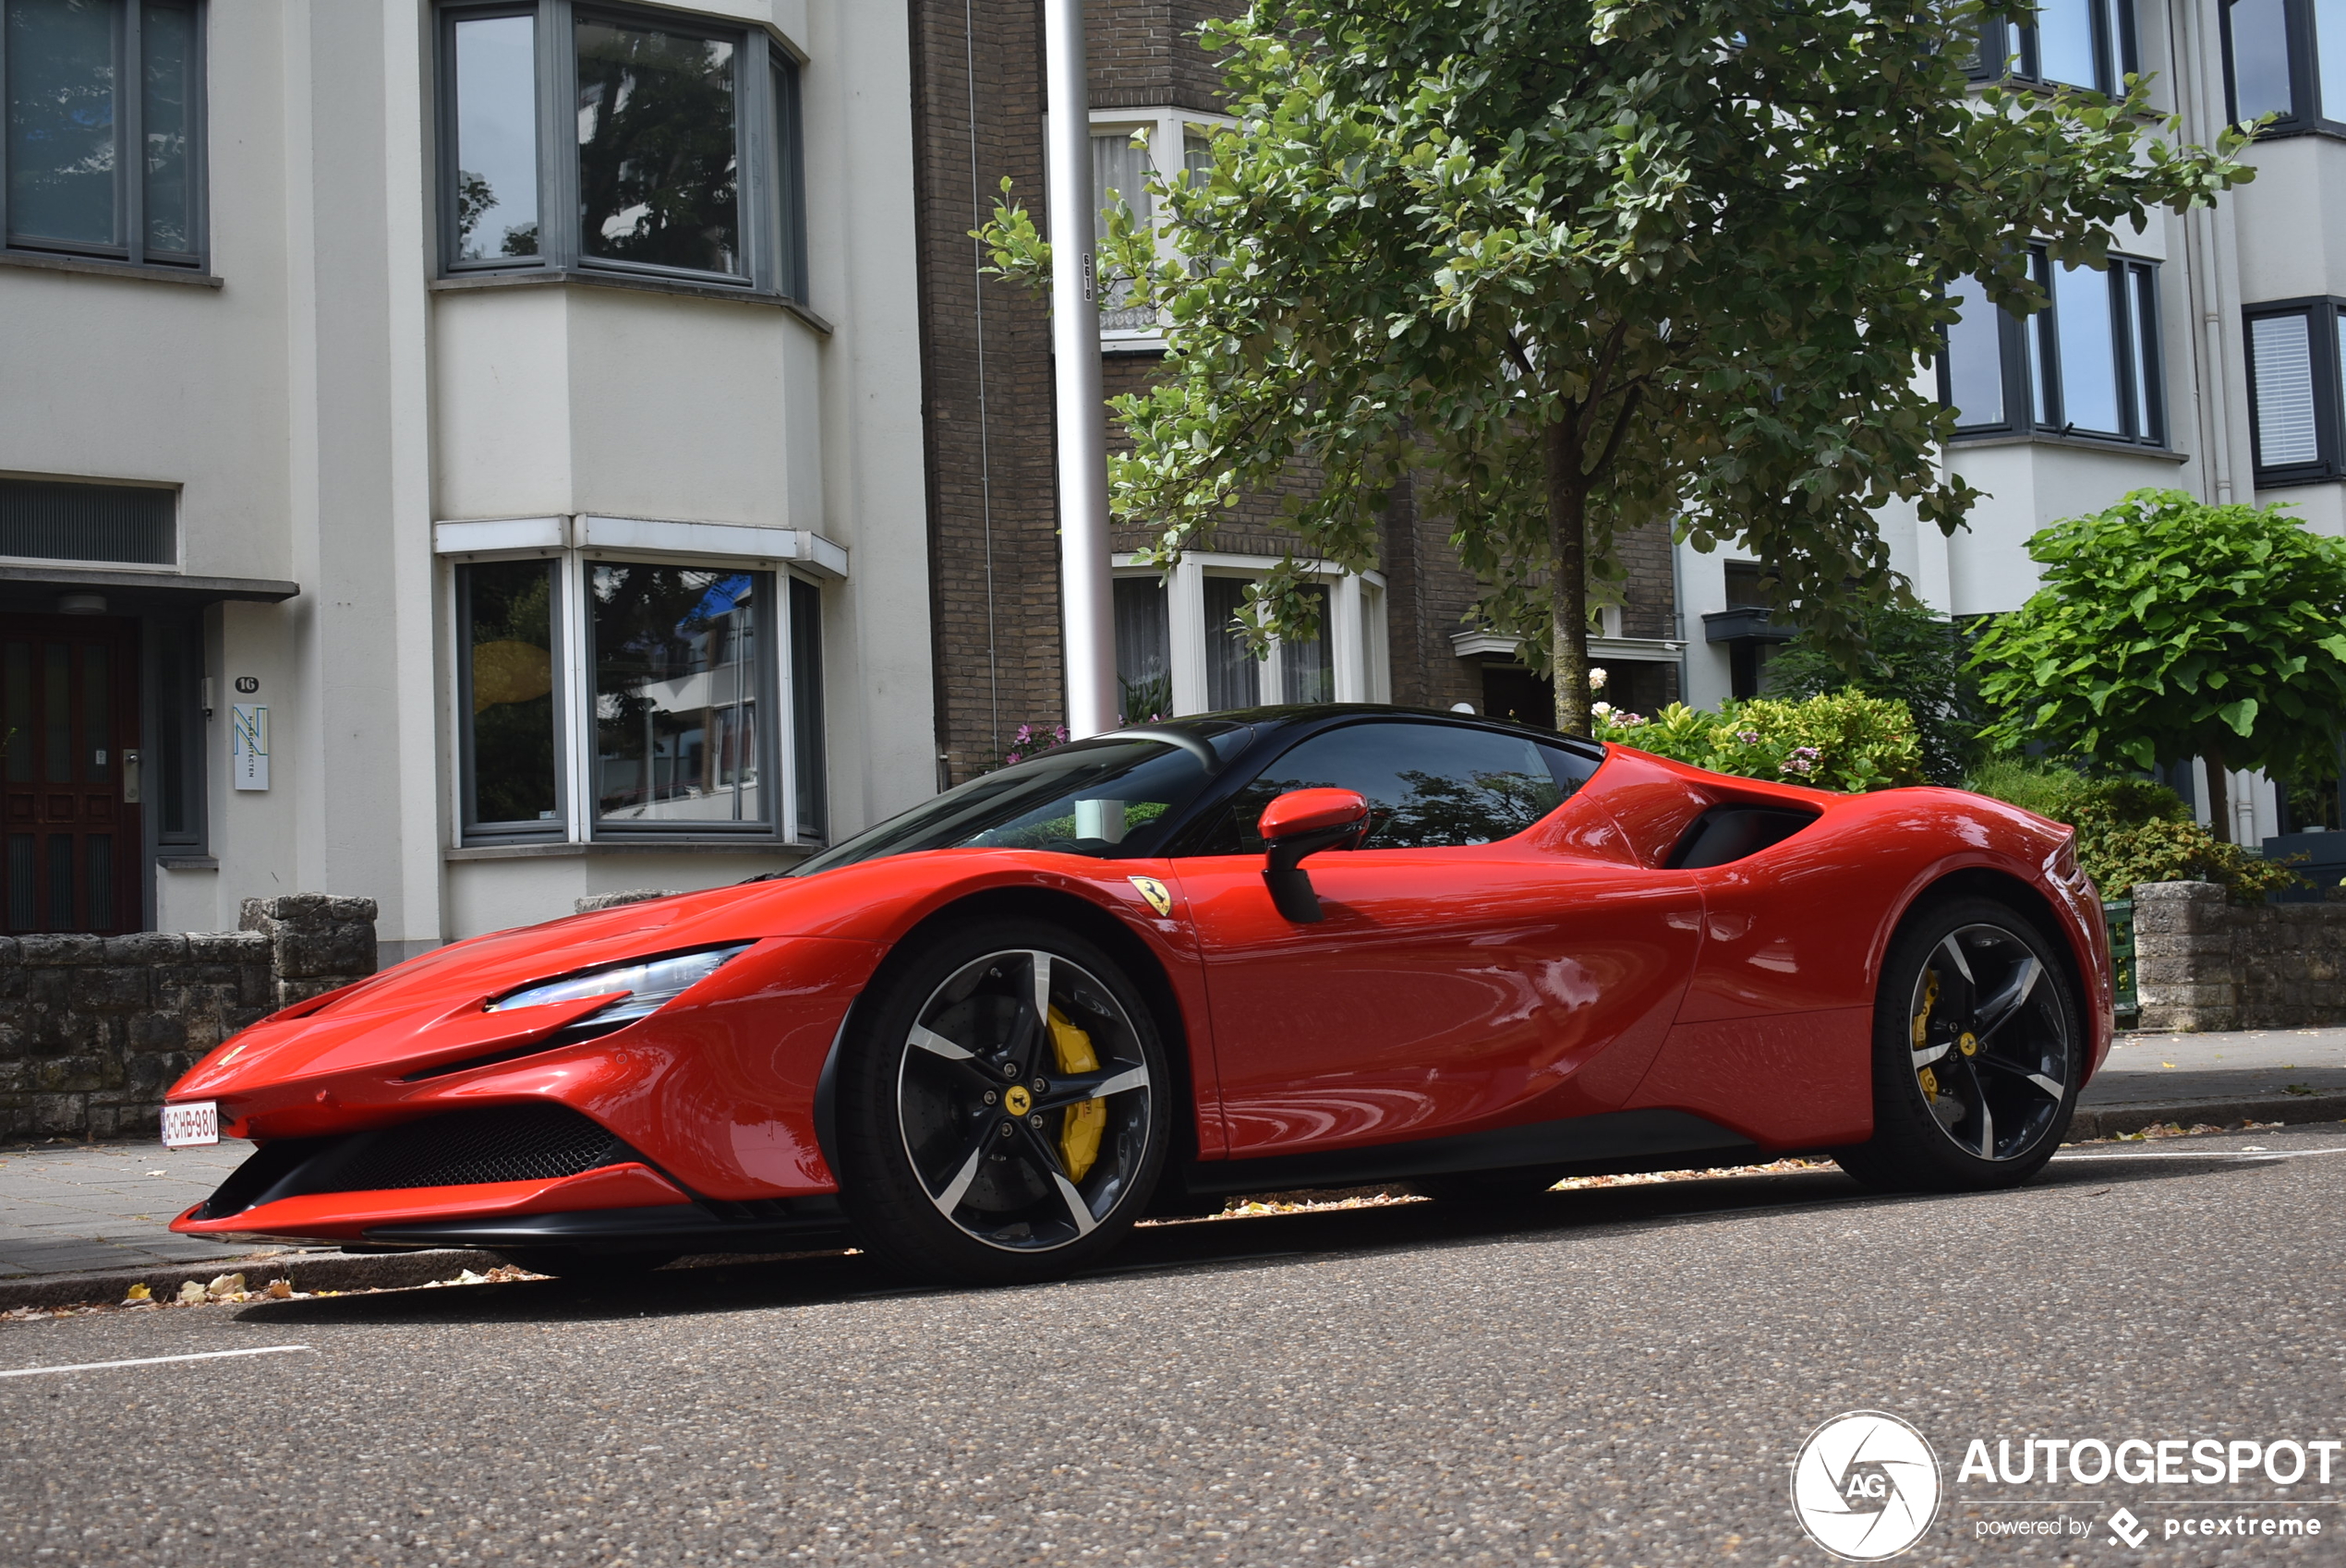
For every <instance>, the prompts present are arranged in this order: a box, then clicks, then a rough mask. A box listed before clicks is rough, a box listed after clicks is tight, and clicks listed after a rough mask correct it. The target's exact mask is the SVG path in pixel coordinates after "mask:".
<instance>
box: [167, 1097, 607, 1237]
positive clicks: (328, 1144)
mask: <svg viewBox="0 0 2346 1568" xmlns="http://www.w3.org/2000/svg"><path fill="white" fill-rule="evenodd" d="M642 1158H643V1156H642V1155H640V1154H638V1153H636V1152H635V1150H634V1149H632V1148H630V1147H628V1145H627V1142H626V1140H624V1139H622V1138H620V1137H619V1136H618V1135H617V1134H615V1133H613V1132H611V1130H610V1129H609V1128H604V1127H602V1126H600V1125H599V1124H598V1123H597V1122H596V1121H595V1120H594V1119H593V1118H592V1117H589V1116H582V1115H581V1114H580V1113H578V1112H576V1111H574V1110H572V1109H571V1108H570V1107H569V1106H567V1105H557V1104H547V1103H543V1102H540V1103H538V1104H526V1105H491V1106H487V1107H485V1108H483V1109H480V1110H477V1111H450V1112H447V1113H445V1114H444V1115H441V1116H425V1117H423V1118H422V1119H420V1120H417V1121H412V1122H401V1123H400V1124H398V1125H397V1126H396V1127H386V1128H375V1129H373V1130H372V1131H369V1132H357V1133H349V1134H346V1135H345V1136H343V1137H340V1138H302V1139H287V1140H282V1141H279V1142H275V1143H270V1144H267V1145H264V1146H263V1147H262V1148H260V1150H258V1151H256V1152H254V1154H253V1156H252V1158H250V1159H248V1160H247V1161H246V1162H245V1163H244V1164H241V1165H239V1166H237V1167H236V1171H235V1172H234V1173H233V1174H231V1175H230V1176H229V1177H228V1179H227V1180H226V1181H224V1182H223V1183H221V1185H220V1190H218V1191H217V1192H214V1193H213V1194H212V1197H211V1198H210V1199H209V1200H206V1201H205V1203H204V1206H203V1207H202V1208H201V1209H200V1210H199V1211H198V1212H197V1213H196V1218H198V1219H200V1220H218V1219H225V1218H227V1217H228V1216H229V1215H231V1214H241V1213H243V1212H245V1211H246V1210H248V1209H252V1208H257V1207H259V1206H260V1205H261V1204H263V1203H273V1202H275V1201H276V1200H279V1199H281V1198H297V1197H301V1196H303V1195H305V1194H308V1193H315V1192H376V1191H385V1190H390V1191H396V1190H399V1189H401V1188H418V1187H469V1186H473V1185H476V1184H478V1183H481V1182H491V1181H544V1180H550V1179H554V1178H557V1177H561V1176H578V1175H581V1174H582V1173H584V1172H586V1171H591V1170H598V1169H600V1168H601V1167H602V1166H605V1165H616V1164H623V1163H624V1162H626V1161H629V1160H640V1159H642Z"/></svg>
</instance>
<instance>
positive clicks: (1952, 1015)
mask: <svg viewBox="0 0 2346 1568" xmlns="http://www.w3.org/2000/svg"><path fill="white" fill-rule="evenodd" d="M2084 1026H2085V1012H2084V1009H2083V1007H2081V1006H2080V1004H2079V999H2078V995H2077V989H2076V986H2075V984H2074V983H2073V982H2072V981H2071V979H2070V976H2069V970H2068V966H2067V965H2065V964H2064V963H2062V961H2061V959H2060V956H2059V954H2058V953H2056V952H2055V950H2054V948H2053V945H2052V942H2051V940H2050V938H2049V937H2048V936H2047V935H2045V933H2044V932H2042V931H2040V930H2039V929H2038V927H2037V925H2036V923H2034V922H2033V921H2030V920H2028V919H2026V917H2024V916H2022V915H2021V914H2019V913H2018V912H2017V911H2014V910H2013V909H2012V908H2010V907H2009V906H2007V905H2004V904H2001V903H1997V902H1994V901H1992V900H1990V899H1958V900H1951V901H1948V902H1946V903H1941V904H1937V905H1933V906H1930V907H1928V908H1926V909H1924V910H1922V911H1919V912H1917V914H1916V915H1914V916H1913V917H1912V918H1910V919H1909V920H1908V921H1907V923H1906V925H1905V929H1903V930H1901V931H1900V932H1899V934H1898V935H1897V937H1896V939H1895V940H1893V942H1892V943H1891V947H1890V954H1889V958H1888V961H1887V962H1885V963H1884V964H1883V966H1882V974H1881V984H1880V991H1879V992H1878V993H1877V995H1876V1000H1875V1005H1874V1056H1873V1080H1874V1082H1873V1091H1874V1135H1873V1138H1872V1139H1871V1140H1869V1141H1868V1142H1866V1143H1864V1144H1861V1145H1859V1146H1857V1147H1856V1148H1853V1149H1845V1150H1842V1151H1839V1152H1837V1154H1836V1156H1835V1157H1836V1158H1837V1159H1838V1160H1839V1162H1840V1164H1841V1166H1842V1168H1843V1169H1844V1170H1846V1171H1847V1172H1848V1173H1849V1174H1850V1175H1851V1176H1856V1178H1857V1179H1858V1180H1860V1181H1863V1182H1865V1183H1867V1184H1868V1186H1872V1187H1880V1188H1902V1189H1903V1188H1924V1189H1930V1190H1940V1191H1967V1190H1971V1191H1976V1190H1982V1189H1986V1188H1998V1187H2010V1186H2012V1185H2013V1184H2014V1183H2017V1182H2021V1181H2026V1179H2027V1178H2028V1177H2030V1176H2034V1175H2036V1174H2037V1172H2038V1171H2039V1170H2041V1169H2043V1168H2044V1164H2045V1162H2046V1161H2048V1160H2050V1159H2051V1158H2052V1156H2053V1153H2054V1152H2055V1151H2056V1150H2058V1149H2059V1148H2060V1147H2061V1140H2062V1134H2063V1133H2065V1132H2066V1131H2067V1130H2068V1128H2069V1121H2070V1117H2071V1116H2073V1115H2074V1113H2075V1111H2076V1108H2077V1092H2078V1090H2079V1088H2080V1087H2081V1086H2082V1085H2083V1082H2084V1079H2085V1055H2086V1035H2085V1027H2084Z"/></svg>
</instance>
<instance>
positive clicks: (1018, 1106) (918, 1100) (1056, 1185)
mask: <svg viewBox="0 0 2346 1568" xmlns="http://www.w3.org/2000/svg"><path fill="white" fill-rule="evenodd" d="M877 985H878V986H879V987H884V989H876V992H875V995H873V997H872V1002H873V1004H875V1005H873V1006H871V1007H869V1009H868V1011H867V1012H865V1014H864V1016H862V1017H860V1018H859V1019H857V1022H856V1025H855V1027H854V1028H853V1031H851V1036H850V1038H849V1040H848V1041H847V1043H846V1045H845V1049H844V1053H843V1055H841V1058H840V1080H839V1142H840V1162H841V1164H842V1165H843V1167H844V1168H843V1169H842V1171H841V1172H840V1177H841V1180H840V1201H841V1202H842V1204H843V1205H844V1206H845V1208H846V1210H847V1212H848V1216H849V1218H850V1219H851V1220H853V1222H854V1224H855V1229H856V1233H857V1236H858V1239H859V1240H860V1241H861V1242H862V1244H863V1245H864V1247H865V1249H866V1250H868V1251H870V1252H872V1253H873V1254H875V1255H876V1256H877V1257H878V1258H879V1259H880V1260H881V1261H883V1262H884V1263H887V1264H889V1266H891V1267H892V1268H894V1269H895V1270H897V1271H899V1272H903V1273H907V1274H911V1275H913V1276H915V1277H917V1278H922V1279H932V1280H943V1281H951V1282H955V1283H968V1284H1014V1283H1020V1282H1023V1281H1030V1280H1040V1279H1048V1278H1053V1277H1056V1276H1058V1275H1060V1274H1064V1273H1066V1272H1069V1271H1070V1270H1071V1269H1075V1268H1078V1267H1080V1266H1082V1264H1083V1263H1085V1262H1088V1261H1089V1260H1092V1259H1094V1258H1096V1257H1098V1256H1099V1255H1100V1254H1101V1253H1103V1252H1105V1251H1106V1250H1107V1249H1108V1248H1110V1247H1113V1246H1114V1245H1115V1244H1116V1243H1117V1242H1118V1241H1119V1239H1121V1238H1122V1236H1124V1234H1125V1232H1126V1231H1128V1230H1130V1229H1131V1225H1132V1224H1133V1222H1134V1221H1135V1220H1137V1219H1138V1218H1139V1217H1140V1214H1141V1212H1142V1211H1143V1208H1144V1207H1145V1206H1146V1205H1147V1203H1148V1200H1149V1194H1150V1189H1151V1188H1154V1187H1155V1183H1156V1177H1157V1173H1158V1171H1159V1170H1160V1169H1161V1168H1162V1166H1163V1164H1164V1159H1165V1149H1166V1143H1167V1131H1168V1128H1169V1125H1170V1116H1171V1101H1170V1089H1171V1080H1170V1079H1169V1077H1168V1075H1167V1067H1166V1059H1165V1052H1164V1048H1163V1046H1162V1044H1161V1043H1160V1042H1159V1041H1158V1038H1157V1031H1156V1024H1155V1018H1154V1017H1153V1015H1152V1014H1151V1013H1150V1010H1149V1007H1148V1005H1147V1002H1146V1000H1145V999H1144V998H1143V996H1142V995H1141V993H1140V991H1139V989H1138V988H1137V987H1136V986H1134V984H1133V983H1132V982H1131V979H1130V978H1129V977H1128V976H1127V975H1126V974H1125V973H1124V971H1123V970H1122V969H1121V968H1120V967H1119V965H1118V964H1117V962H1116V961H1115V960H1114V959H1111V958H1109V957H1108V956H1107V955H1106V953H1104V952H1102V951H1101V950H1100V949H1099V948H1098V947H1095V946H1094V945H1093V944H1092V943H1090V942H1087V941H1085V940H1083V939H1082V937H1080V936H1078V935H1075V934H1074V933H1072V932H1070V931H1067V930H1064V929H1062V928H1060V927H1058V926H1054V925H1048V924H1045V923H1039V922H1036V923H1025V922H1021V923H995V924H989V925H984V926H977V925H972V926H966V927H960V928H956V929H951V930H949V931H947V932H945V933H942V934H940V935H937V936H936V937H934V938H932V939H926V940H925V941H924V942H923V945H922V946H921V947H920V948H919V949H917V950H916V951H913V952H911V953H908V954H904V955H901V957H900V958H899V959H895V960H891V963H890V966H889V973H887V974H885V975H884V976H883V977H882V978H881V980H880V982H878V983H877Z"/></svg>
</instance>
